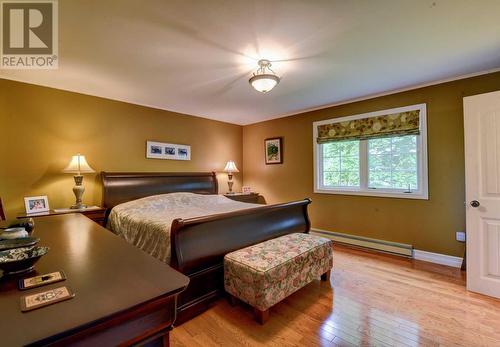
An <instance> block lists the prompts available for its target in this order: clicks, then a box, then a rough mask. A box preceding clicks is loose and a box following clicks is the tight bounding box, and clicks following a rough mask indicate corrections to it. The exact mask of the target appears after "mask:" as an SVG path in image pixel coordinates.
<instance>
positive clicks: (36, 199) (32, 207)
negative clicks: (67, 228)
mask: <svg viewBox="0 0 500 347" xmlns="http://www.w3.org/2000/svg"><path fill="white" fill-rule="evenodd" d="M24 207H25V208H26V213H42V212H48V211H49V199H48V198H47V196H46V195H40V196H29V197H26V198H24Z"/></svg>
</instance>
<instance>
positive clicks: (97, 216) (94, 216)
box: [17, 206, 106, 226]
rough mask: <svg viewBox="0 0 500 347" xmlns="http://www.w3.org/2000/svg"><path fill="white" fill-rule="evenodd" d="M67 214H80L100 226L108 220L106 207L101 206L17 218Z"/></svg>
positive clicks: (31, 214) (56, 210)
mask: <svg viewBox="0 0 500 347" xmlns="http://www.w3.org/2000/svg"><path fill="white" fill-rule="evenodd" d="M67 213H80V214H83V215H84V216H85V217H87V218H89V219H91V220H93V221H94V222H96V223H97V224H99V225H102V226H105V225H104V220H105V218H106V209H105V208H104V207H99V206H91V207H88V208H86V209H83V210H73V209H70V208H61V209H55V210H50V211H49V212H41V213H29V214H28V213H23V214H20V215H18V216H17V218H18V219H22V218H35V217H36V218H38V217H46V216H55V215H59V214H67Z"/></svg>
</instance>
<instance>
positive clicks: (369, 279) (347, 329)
mask: <svg viewBox="0 0 500 347" xmlns="http://www.w3.org/2000/svg"><path fill="white" fill-rule="evenodd" d="M252 313H253V311H252V309H251V308H250V307H248V306H245V305H239V306H236V307H231V306H230V305H229V303H228V302H227V301H226V300H220V301H219V302H217V304H216V305H215V306H214V307H212V308H211V309H210V310H208V311H206V312H205V313H203V314H201V315H200V316H198V317H196V318H194V319H192V320H191V321H188V322H186V323H184V324H183V325H181V326H179V327H176V328H174V330H173V331H172V333H171V345H172V346H175V347H182V346H186V347H196V346H500V300H496V299H492V298H489V297H486V296H482V295H479V294H474V293H470V292H467V291H466V289H465V273H463V272H461V271H460V270H458V269H454V268H450V267H446V266H441V265H436V264H431V263H426V262H421V261H416V260H410V259H405V258H400V257H395V256H390V255H384V254H377V253H367V252H364V251H360V250H354V249H349V248H346V247H341V246H337V245H335V246H334V269H333V272H332V276H331V281H330V283H327V282H321V281H319V279H318V280H317V281H314V282H313V283H311V284H310V285H308V286H307V287H305V288H303V289H301V290H300V291H298V292H296V293H294V294H293V295H291V296H290V297H289V298H287V299H285V300H284V301H283V302H281V303H279V304H277V305H276V306H275V307H273V308H271V310H270V316H269V320H268V322H267V323H266V324H265V325H264V326H261V325H259V324H258V323H257V322H255V321H254V318H253V315H252Z"/></svg>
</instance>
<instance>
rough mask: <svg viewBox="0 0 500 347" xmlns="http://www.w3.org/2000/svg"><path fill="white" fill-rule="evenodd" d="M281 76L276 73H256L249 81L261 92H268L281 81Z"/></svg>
mask: <svg viewBox="0 0 500 347" xmlns="http://www.w3.org/2000/svg"><path fill="white" fill-rule="evenodd" d="M279 81H280V78H279V77H278V76H276V75H271V74H262V75H255V76H252V78H250V80H249V81H248V82H250V84H251V85H252V87H253V88H254V89H255V90H256V91H258V92H261V93H267V92H268V91H270V90H271V89H273V88H274V87H276V85H277V84H278V83H279Z"/></svg>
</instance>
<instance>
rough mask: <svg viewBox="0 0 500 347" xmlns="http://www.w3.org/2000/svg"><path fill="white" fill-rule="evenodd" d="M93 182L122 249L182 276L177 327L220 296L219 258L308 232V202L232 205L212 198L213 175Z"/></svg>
mask: <svg viewBox="0 0 500 347" xmlns="http://www.w3.org/2000/svg"><path fill="white" fill-rule="evenodd" d="M101 177H102V183H103V204H104V207H106V209H107V211H106V216H107V220H108V225H109V226H110V228H111V229H120V226H121V227H122V228H121V230H115V231H116V232H117V233H121V234H122V235H121V236H122V237H123V238H125V239H126V240H127V241H128V242H130V243H133V244H135V245H136V246H138V247H140V248H142V249H143V250H144V251H146V252H148V253H150V254H151V255H152V256H155V257H156V258H157V259H160V260H161V261H165V262H167V263H169V264H170V265H171V266H172V267H174V268H175V269H177V270H179V271H180V272H182V273H184V274H186V275H187V276H189V278H190V284H189V286H188V288H187V289H186V291H184V292H183V293H182V294H181V295H180V297H179V302H178V320H177V321H178V323H181V322H183V321H186V320H188V319H190V318H191V317H194V316H195V315H197V314H198V313H200V312H202V311H204V310H205V309H207V308H208V307H210V305H211V303H212V302H213V301H214V300H215V299H217V298H218V297H220V296H221V294H223V292H224V286H223V265H222V264H223V258H224V255H225V254H227V253H229V252H232V251H234V250H236V249H240V248H243V247H246V246H249V245H253V244H256V243H259V242H262V241H265V240H268V239H271V238H275V237H279V236H282V235H285V234H289V233H295V232H309V229H310V222H309V218H308V213H307V207H308V205H309V204H310V202H311V201H310V200H309V199H304V200H299V201H293V202H288V203H284V204H276V205H254V204H247V203H241V202H236V201H233V200H229V199H227V198H225V197H223V196H218V195H217V194H218V185H217V178H216V175H215V173H214V172H202V173H161V172H160V173H112V172H102V173H101ZM193 193H194V194H193ZM204 205H207V206H209V207H208V208H206V210H205V209H204V207H203V206H204ZM114 207H116V209H114ZM184 209H186V211H184ZM177 214H178V217H177V216H176V215H177ZM158 215H161V216H158ZM141 223H142V224H141ZM124 225H125V226H126V227H124ZM124 234H128V236H127V235H124ZM147 235H149V236H151V235H153V236H152V237H151V239H149V238H148V236H147ZM161 235H163V236H161Z"/></svg>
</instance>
